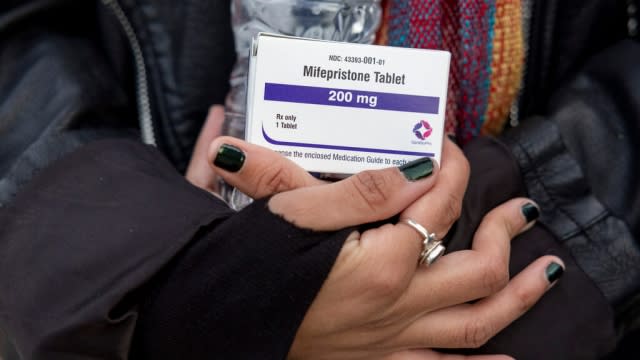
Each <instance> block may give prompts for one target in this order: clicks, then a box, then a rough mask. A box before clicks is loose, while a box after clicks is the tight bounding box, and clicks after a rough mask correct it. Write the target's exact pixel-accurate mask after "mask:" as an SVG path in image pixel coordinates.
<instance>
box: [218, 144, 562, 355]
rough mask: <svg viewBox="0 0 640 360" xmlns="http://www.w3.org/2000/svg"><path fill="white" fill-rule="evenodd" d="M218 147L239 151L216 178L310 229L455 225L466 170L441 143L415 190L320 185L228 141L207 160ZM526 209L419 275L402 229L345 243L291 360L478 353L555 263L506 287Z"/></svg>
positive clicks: (364, 180) (395, 183) (385, 184)
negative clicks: (237, 163)
mask: <svg viewBox="0 0 640 360" xmlns="http://www.w3.org/2000/svg"><path fill="white" fill-rule="evenodd" d="M222 143H226V144H231V145H234V146H235V147H236V148H238V149H241V150H242V151H243V152H244V153H245V155H246V157H245V159H246V160H245V162H244V164H242V166H241V167H240V168H239V170H238V171H236V172H229V171H225V170H224V169H221V168H215V171H216V172H217V173H218V174H219V175H220V176H222V177H223V178H224V179H225V180H226V181H227V182H229V183H231V184H232V185H234V186H236V187H238V188H240V190H242V191H243V192H245V193H248V194H250V195H252V196H253V197H263V196H268V195H272V194H275V195H274V196H273V197H272V199H271V200H270V202H269V207H270V209H271V211H273V212H275V213H278V214H281V215H282V216H284V217H285V218H286V219H288V220H289V221H291V222H293V223H295V224H297V225H298V226H301V227H307V228H311V229H316V230H333V229H338V228H343V227H346V226H351V225H358V224H361V223H366V222H371V221H378V220H384V219H386V218H388V217H390V216H392V215H394V214H397V213H401V215H400V216H401V217H406V218H412V219H414V220H416V221H418V222H419V223H421V224H424V225H425V226H427V228H429V230H431V231H435V232H437V233H438V234H439V236H440V237H442V236H443V235H444V234H445V233H446V231H447V230H448V229H449V227H450V226H451V224H452V223H453V221H455V219H456V218H457V217H458V214H459V211H460V203H461V199H462V196H463V193H464V189H465V187H466V181H467V176H468V171H469V170H468V164H467V163H466V161H465V160H464V157H463V156H462V154H461V152H460V150H459V149H458V148H457V147H455V146H454V145H453V144H451V143H449V142H447V144H446V145H445V148H444V154H443V162H444V166H443V167H442V169H441V170H440V171H439V172H438V169H437V167H435V168H434V172H433V174H432V175H431V176H427V177H425V178H424V179H422V180H419V181H414V182H410V181H408V180H407V179H406V178H405V177H404V176H403V174H402V173H401V172H400V171H399V169H395V168H392V169H385V170H380V171H369V172H364V173H361V174H357V175H355V176H352V177H350V178H348V179H346V180H343V181H340V182H337V183H332V184H323V183H322V182H321V181H318V180H316V179H314V178H312V177H311V176H309V175H308V174H307V173H306V172H304V171H303V170H302V169H300V168H298V167H297V166H295V165H294V164H292V163H291V162H290V161H289V160H287V159H285V158H282V157H280V156H278V155H276V154H275V153H273V152H270V151H268V150H265V149H263V148H260V147H257V146H255V145H251V144H247V143H244V142H242V141H240V140H237V139H232V138H219V139H217V140H215V141H214V142H213V143H212V146H211V149H212V151H211V152H210V158H212V159H213V158H214V157H215V154H216V153H217V151H218V149H219V148H220V146H221V144H222ZM530 203H531V202H530V201H529V200H527V199H514V200H511V201H509V202H507V203H505V204H503V205H502V206H499V207H498V208H496V209H494V210H493V211H492V212H490V213H489V214H488V215H487V216H486V217H485V220H484V221H483V223H482V225H481V226H480V228H479V229H478V231H477V233H476V235H475V238H474V242H473V248H472V249H471V250H467V251H460V252H455V253H451V254H448V255H446V256H444V257H442V258H441V259H440V260H438V262H436V263H435V264H434V265H432V266H431V267H429V268H426V267H423V266H421V267H416V264H417V261H418V257H419V252H420V250H421V239H420V237H419V236H418V235H417V233H416V232H415V231H414V230H413V229H412V228H410V227H408V226H407V225H404V224H397V225H392V224H387V225H383V226H381V227H379V228H376V229H371V230H367V231H365V232H363V233H362V234H360V233H358V232H354V233H352V234H351V236H350V237H349V239H347V241H346V242H345V245H344V247H343V249H342V251H341V253H340V255H339V256H338V259H337V260H336V263H335V265H334V266H333V268H332V271H331V273H330V274H329V276H328V278H327V280H326V282H325V285H324V286H323V287H322V289H321V290H320V292H319V293H318V296H317V297H316V299H315V301H314V303H313V304H312V306H311V307H310V309H309V310H308V312H307V314H306V316H305V319H304V321H303V323H302V324H301V326H300V328H299V329H298V333H297V335H296V338H295V340H294V343H293V344H292V347H291V349H290V354H289V356H290V358H292V359H295V358H303V359H334V358H340V359H357V358H363V359H377V358H382V359H396V358H398V359H413V358H415V359H418V358H419V359H436V358H448V357H450V356H445V355H442V354H437V353H435V352H433V351H431V350H428V349H429V348H432V347H441V348H458V347H477V346H479V345H481V344H483V343H484V342H485V341H487V340H488V339H489V338H490V337H492V336H493V335H494V334H496V333H497V332H498V331H500V330H501V329H502V328H504V327H505V326H507V325H508V324H509V323H511V322H512V321H514V320H515V319H516V318H517V317H519V316H520V315H522V314H523V313H524V312H526V310H527V309H529V308H530V307H531V306H532V305H533V304H534V303H535V302H536V301H537V300H538V299H539V298H540V296H542V295H543V293H544V292H545V291H546V290H547V289H548V288H549V287H550V286H551V284H550V282H549V281H548V279H547V276H546V275H545V274H546V270H547V268H548V267H549V266H550V265H551V264H552V263H553V262H555V263H557V264H562V262H561V261H560V260H559V259H557V258H555V257H551V256H546V257H542V258H540V259H538V260H537V261H535V262H534V263H533V264H531V265H530V266H529V267H527V268H526V269H525V270H524V271H523V272H521V273H520V274H519V275H518V276H516V277H515V278H514V279H512V280H511V281H509V279H508V262H509V251H510V246H509V242H510V240H511V238H513V237H514V236H515V235H517V234H518V233H519V232H521V231H524V230H525V229H526V228H527V227H528V226H530V225H531V223H527V220H526V219H525V217H524V216H523V212H522V207H523V205H526V204H530ZM551 280H553V278H552V279H551ZM474 300H478V301H476V302H475V303H473V304H468V302H470V301H474ZM415 349H420V350H415ZM451 358H455V357H453V356H451Z"/></svg>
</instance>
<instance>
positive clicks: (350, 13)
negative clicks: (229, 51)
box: [220, 0, 382, 209]
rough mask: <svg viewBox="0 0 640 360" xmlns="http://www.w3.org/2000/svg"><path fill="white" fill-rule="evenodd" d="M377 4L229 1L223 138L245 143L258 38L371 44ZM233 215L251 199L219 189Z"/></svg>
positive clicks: (363, 0)
mask: <svg viewBox="0 0 640 360" xmlns="http://www.w3.org/2000/svg"><path fill="white" fill-rule="evenodd" d="M380 1H381V0H233V1H232V4H231V16H232V19H231V22H232V26H233V32H234V37H235V46H236V55H237V60H236V64H235V66H234V68H233V71H232V73H231V78H230V85H231V89H230V91H229V94H228V95H227V99H226V103H225V122H224V125H223V127H222V133H223V134H224V135H231V136H235V137H238V138H244V130H245V106H246V94H247V74H248V71H249V49H250V48H251V41H252V39H253V37H254V36H255V35H256V34H258V33H259V32H269V33H276V34H283V35H292V36H300V37H308V38H314V39H324V40H333V41H346V42H353V43H363V44H370V43H372V42H373V41H374V40H375V34H376V31H377V30H378V27H379V25H380V19H381V15H382V9H381V7H380ZM220 185H221V186H220V191H221V195H222V196H223V197H224V198H225V199H227V200H228V201H229V204H230V205H231V207H233V208H234V209H241V208H243V207H244V206H246V205H248V204H249V203H250V202H251V199H250V198H249V197H248V196H246V195H244V194H242V193H241V192H239V191H237V190H236V189H233V188H231V187H229V186H228V185H226V184H224V183H222V184H220Z"/></svg>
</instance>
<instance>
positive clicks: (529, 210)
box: [521, 203, 540, 224]
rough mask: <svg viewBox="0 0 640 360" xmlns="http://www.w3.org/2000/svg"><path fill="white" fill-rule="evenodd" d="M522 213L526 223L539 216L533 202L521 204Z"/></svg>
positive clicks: (538, 211)
mask: <svg viewBox="0 0 640 360" xmlns="http://www.w3.org/2000/svg"><path fill="white" fill-rule="evenodd" d="M521 210H522V215H524V218H525V219H527V224H528V223H530V222H532V221H533V220H536V219H537V218H539V217H540V210H539V209H538V207H537V206H535V205H533V203H526V204H524V205H522V209H521Z"/></svg>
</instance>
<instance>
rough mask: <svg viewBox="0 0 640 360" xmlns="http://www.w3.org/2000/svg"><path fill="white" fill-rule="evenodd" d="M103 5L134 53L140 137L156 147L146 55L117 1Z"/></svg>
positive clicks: (113, 0) (104, 0)
mask: <svg viewBox="0 0 640 360" xmlns="http://www.w3.org/2000/svg"><path fill="white" fill-rule="evenodd" d="M102 4H103V5H105V6H106V7H108V8H109V9H110V10H111V12H112V13H113V15H114V16H115V17H116V19H118V22H119V23H120V25H121V26H122V28H123V30H124V33H125V35H126V36H127V39H128V40H129V45H130V46H131V52H132V53H133V58H134V63H135V68H136V96H137V104H138V123H139V124H140V133H141V134H140V135H141V138H142V142H144V143H145V144H148V145H153V146H156V136H155V131H154V128H153V118H152V117H151V102H150V99H149V84H148V82H147V80H148V78H147V68H146V67H145V62H144V55H143V54H142V49H141V47H140V42H139V41H138V37H137V36H136V33H135V31H134V30H133V27H132V26H131V23H130V22H129V19H128V18H127V15H126V14H125V13H124V11H123V10H122V7H121V6H120V4H119V3H118V1H117V0H102Z"/></svg>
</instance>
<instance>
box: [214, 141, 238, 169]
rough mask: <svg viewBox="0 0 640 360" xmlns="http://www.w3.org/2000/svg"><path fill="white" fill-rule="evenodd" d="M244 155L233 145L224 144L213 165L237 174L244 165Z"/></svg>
mask: <svg viewBox="0 0 640 360" xmlns="http://www.w3.org/2000/svg"><path fill="white" fill-rule="evenodd" d="M244 159H245V156H244V153H243V152H242V150H240V149H238V148H237V147H235V146H233V145H228V144H222V145H220V148H218V154H217V155H216V158H215V159H214V160H213V165H215V166H217V167H219V168H222V169H225V170H227V171H230V172H236V171H238V170H240V169H241V168H242V164H244Z"/></svg>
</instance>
